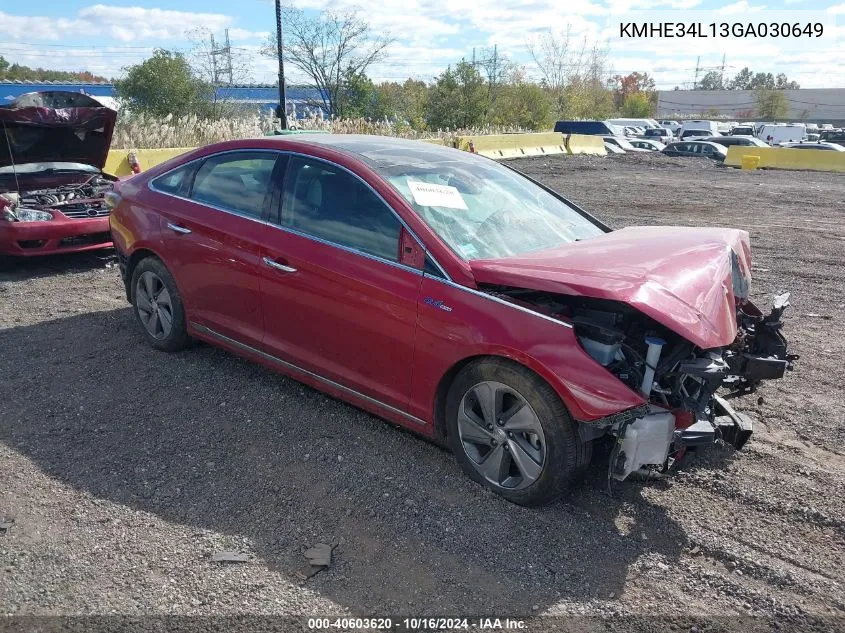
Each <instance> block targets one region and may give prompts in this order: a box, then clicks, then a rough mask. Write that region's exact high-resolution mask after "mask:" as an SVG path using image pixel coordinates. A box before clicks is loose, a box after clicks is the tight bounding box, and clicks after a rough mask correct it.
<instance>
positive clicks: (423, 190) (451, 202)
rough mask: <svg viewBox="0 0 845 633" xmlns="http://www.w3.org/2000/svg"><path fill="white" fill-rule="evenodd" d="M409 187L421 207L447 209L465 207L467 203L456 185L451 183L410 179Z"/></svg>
mask: <svg viewBox="0 0 845 633" xmlns="http://www.w3.org/2000/svg"><path fill="white" fill-rule="evenodd" d="M408 188H409V189H410V190H411V195H412V196H414V202H416V203H417V204H418V205H420V206H421V207H445V208H447V209H464V210H466V208H467V203H466V202H465V201H464V198H463V196H461V192H460V191H458V189H457V188H456V187H451V186H449V185H434V184H431V183H427V182H419V181H417V180H408Z"/></svg>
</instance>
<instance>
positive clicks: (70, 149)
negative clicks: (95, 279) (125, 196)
mask: <svg viewBox="0 0 845 633" xmlns="http://www.w3.org/2000/svg"><path fill="white" fill-rule="evenodd" d="M115 118H116V113H115V111H114V110H111V109H110V108H107V107H105V106H103V105H102V104H101V103H99V102H98V101H95V100H94V99H92V98H91V97H88V96H87V95H84V94H81V93H75V92H63V91H54V92H33V93H29V94H25V95H22V96H21V97H18V98H17V99H15V100H14V101H12V102H11V103H10V104H8V105H3V106H0V256H3V255H7V256H8V255H11V256H21V257H30V256H34V255H52V254H56V253H68V252H73V251H84V250H92V249H99V248H107V247H111V245H112V244H111V235H110V233H109V218H108V214H109V209H108V206H107V205H106V201H105V196H106V194H107V193H108V192H110V191H111V190H112V183H113V182H114V181H115V180H116V179H115V178H114V177H113V176H110V175H108V174H105V173H103V171H102V168H103V166H104V165H105V163H106V157H107V156H108V151H109V144H110V143H111V137H112V131H113V130H114V124H115Z"/></svg>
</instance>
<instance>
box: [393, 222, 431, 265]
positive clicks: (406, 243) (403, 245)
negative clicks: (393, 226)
mask: <svg viewBox="0 0 845 633" xmlns="http://www.w3.org/2000/svg"><path fill="white" fill-rule="evenodd" d="M399 263H400V264H405V266H410V267H411V268H416V269H417V270H422V269H423V268H424V267H425V249H424V248H423V246H422V244H420V243H419V242H418V241H417V238H415V237H414V236H413V235H411V233H410V232H409V231H408V229H406V228H405V227H404V226H403V227H402V231H401V234H400V236H399Z"/></svg>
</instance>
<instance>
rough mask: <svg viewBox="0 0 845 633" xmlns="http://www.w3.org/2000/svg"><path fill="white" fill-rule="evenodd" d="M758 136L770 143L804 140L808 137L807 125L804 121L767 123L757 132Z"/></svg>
mask: <svg viewBox="0 0 845 633" xmlns="http://www.w3.org/2000/svg"><path fill="white" fill-rule="evenodd" d="M757 138H759V139H760V140H761V141H766V142H767V143H769V144H770V145H774V144H776V143H789V142H796V141H803V140H805V139H806V138H807V126H805V125H804V124H803V123H767V124H766V125H763V126H762V127H761V128H760V131H759V132H757Z"/></svg>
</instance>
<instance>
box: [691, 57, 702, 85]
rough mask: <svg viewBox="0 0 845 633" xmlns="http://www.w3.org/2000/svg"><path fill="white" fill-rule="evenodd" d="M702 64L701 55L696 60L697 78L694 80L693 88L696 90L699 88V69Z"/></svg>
mask: <svg viewBox="0 0 845 633" xmlns="http://www.w3.org/2000/svg"><path fill="white" fill-rule="evenodd" d="M700 66H701V55H699V56H698V59H696V60H695V79H693V80H692V89H693V90H696V89H697V88H698V71H699V67H700Z"/></svg>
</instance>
